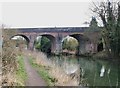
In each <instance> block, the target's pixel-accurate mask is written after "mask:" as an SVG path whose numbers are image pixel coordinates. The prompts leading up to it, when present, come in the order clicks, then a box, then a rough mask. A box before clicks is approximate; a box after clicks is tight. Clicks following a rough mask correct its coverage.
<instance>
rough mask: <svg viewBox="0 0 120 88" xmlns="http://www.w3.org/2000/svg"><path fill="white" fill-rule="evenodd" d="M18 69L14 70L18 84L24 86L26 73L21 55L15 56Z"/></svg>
mask: <svg viewBox="0 0 120 88" xmlns="http://www.w3.org/2000/svg"><path fill="white" fill-rule="evenodd" d="M17 63H18V69H17V70H16V78H17V81H18V85H19V86H25V81H26V79H27V73H26V71H25V66H24V60H23V56H18V57H17Z"/></svg>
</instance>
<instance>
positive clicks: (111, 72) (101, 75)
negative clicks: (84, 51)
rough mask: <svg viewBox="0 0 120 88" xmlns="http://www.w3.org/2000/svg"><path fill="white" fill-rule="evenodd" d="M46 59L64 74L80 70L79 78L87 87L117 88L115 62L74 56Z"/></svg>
mask: <svg viewBox="0 0 120 88" xmlns="http://www.w3.org/2000/svg"><path fill="white" fill-rule="evenodd" d="M48 59H49V60H51V61H54V62H55V65H56V66H59V67H60V68H62V69H64V71H65V73H66V74H72V73H74V72H75V71H77V70H79V69H80V71H81V73H80V74H81V75H80V74H79V75H80V77H81V78H82V79H84V81H83V82H85V83H87V84H88V85H89V86H110V87H112V86H118V64H117V62H115V61H111V60H101V59H95V58H94V59H93V58H90V57H89V58H88V57H75V56H50V57H48Z"/></svg>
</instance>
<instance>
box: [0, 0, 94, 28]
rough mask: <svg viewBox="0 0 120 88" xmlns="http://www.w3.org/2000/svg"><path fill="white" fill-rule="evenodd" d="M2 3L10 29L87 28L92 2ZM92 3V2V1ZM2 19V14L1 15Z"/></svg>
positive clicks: (86, 0)
mask: <svg viewBox="0 0 120 88" xmlns="http://www.w3.org/2000/svg"><path fill="white" fill-rule="evenodd" d="M73 1H74V0H72V2H2V3H0V6H1V7H2V9H1V11H2V19H1V18H0V21H1V20H2V21H1V22H2V23H4V24H5V25H7V26H8V27H55V26H56V27H59V26H64V27H66V26H67V27H69V26H74V27H75V26H85V25H84V24H83V23H84V22H85V21H88V22H89V21H90V19H91V17H92V13H91V11H90V10H89V8H90V6H91V5H90V4H91V2H90V1H89V2H88V0H84V2H73ZM91 1H92V0H91ZM0 17H1V14H0Z"/></svg>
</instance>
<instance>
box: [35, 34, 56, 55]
mask: <svg viewBox="0 0 120 88" xmlns="http://www.w3.org/2000/svg"><path fill="white" fill-rule="evenodd" d="M38 36H43V37H46V38H48V39H49V40H50V41H51V50H50V52H51V53H54V51H55V46H56V38H55V37H54V36H53V35H51V34H41V35H38ZM38 36H37V37H38Z"/></svg>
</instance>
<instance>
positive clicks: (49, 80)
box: [30, 58, 56, 86]
mask: <svg viewBox="0 0 120 88" xmlns="http://www.w3.org/2000/svg"><path fill="white" fill-rule="evenodd" d="M33 61H34V60H33V58H30V64H31V65H32V67H34V68H35V69H37V71H38V73H39V75H40V76H41V77H42V78H43V79H44V80H45V82H46V83H47V85H48V86H53V85H54V82H55V81H56V80H55V78H53V77H51V76H50V75H49V74H48V71H47V70H46V69H45V67H44V66H41V65H38V64H36V63H33Z"/></svg>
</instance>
